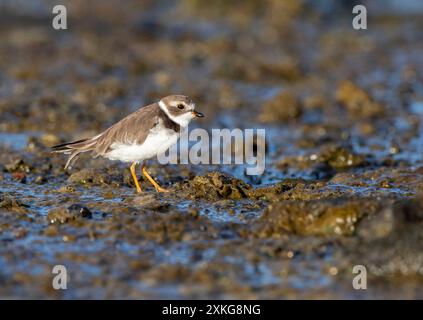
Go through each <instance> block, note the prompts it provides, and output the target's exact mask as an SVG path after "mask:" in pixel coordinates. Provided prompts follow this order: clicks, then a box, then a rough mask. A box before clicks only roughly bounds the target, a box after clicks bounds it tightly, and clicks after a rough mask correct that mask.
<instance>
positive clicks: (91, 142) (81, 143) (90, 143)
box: [51, 137, 97, 170]
mask: <svg viewBox="0 0 423 320" xmlns="http://www.w3.org/2000/svg"><path fill="white" fill-rule="evenodd" d="M96 142H97V137H94V138H89V139H82V140H78V141H73V142H68V143H63V144H58V145H56V146H53V147H51V149H52V152H54V153H64V154H69V155H70V156H69V159H68V161H67V162H66V165H65V170H66V169H67V168H68V167H69V166H70V165H72V164H73V163H74V162H75V161H76V159H77V158H78V156H79V154H81V153H83V152H88V151H92V150H93V149H94V146H95V144H96Z"/></svg>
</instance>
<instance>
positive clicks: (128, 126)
mask: <svg viewBox="0 0 423 320" xmlns="http://www.w3.org/2000/svg"><path fill="white" fill-rule="evenodd" d="M198 117H204V115H203V114H202V113H200V112H198V111H196V110H195V104H194V103H193V102H192V101H191V99H190V98H188V97H187V96H183V95H171V96H167V97H165V98H163V99H161V100H160V101H159V102H156V103H153V104H150V105H148V106H145V107H141V108H140V109H138V110H137V111H135V112H134V113H131V114H130V115H128V116H126V117H125V118H123V119H122V120H120V121H119V122H117V123H116V124H114V125H113V126H111V127H110V128H108V129H106V130H105V131H103V132H102V133H100V134H98V135H96V136H94V137H91V138H88V139H82V140H78V141H73V142H69V143H64V144H60V145H57V146H53V147H52V151H53V152H57V153H64V154H69V155H70V156H69V159H68V161H67V163H66V165H65V170H66V169H67V168H68V167H69V166H70V165H72V164H73V163H74V161H75V160H76V159H77V157H78V156H79V155H80V154H81V153H84V152H91V153H92V154H93V156H94V157H98V156H102V157H105V158H107V159H110V160H120V161H123V162H128V163H131V166H130V171H131V175H132V178H133V179H134V183H135V186H136V188H137V192H138V193H140V192H142V191H141V187H140V185H139V183H138V178H137V175H136V173H135V168H136V165H137V164H140V163H142V165H141V172H142V174H143V175H144V176H145V177H146V178H147V179H148V180H149V181H150V182H151V184H152V185H153V186H154V188H155V189H156V191H157V192H167V190H166V189H163V188H162V187H160V186H159V185H158V184H157V182H156V181H154V179H153V178H152V177H151V176H150V175H149V174H148V172H147V170H146V167H145V165H144V163H143V162H144V160H147V159H150V158H152V157H154V156H157V154H159V153H162V152H165V151H166V150H167V149H168V148H169V147H170V146H172V145H173V144H175V143H176V142H177V141H178V138H179V136H180V135H181V133H182V132H183V131H184V129H186V128H187V126H188V124H189V123H190V121H191V120H192V119H194V118H198Z"/></svg>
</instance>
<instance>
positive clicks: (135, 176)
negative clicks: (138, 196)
mask: <svg viewBox="0 0 423 320" xmlns="http://www.w3.org/2000/svg"><path fill="white" fill-rule="evenodd" d="M136 165H137V163H136V162H134V163H133V164H131V167H130V168H129V169H130V170H131V175H132V179H134V183H135V186H136V187H137V192H138V193H141V192H142V191H141V187H140V184H139V183H138V178H137V174H136V173H135V166H136Z"/></svg>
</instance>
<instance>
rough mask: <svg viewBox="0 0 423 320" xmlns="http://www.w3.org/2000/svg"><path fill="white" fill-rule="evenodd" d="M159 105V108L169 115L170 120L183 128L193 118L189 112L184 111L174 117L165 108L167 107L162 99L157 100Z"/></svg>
mask: <svg viewBox="0 0 423 320" xmlns="http://www.w3.org/2000/svg"><path fill="white" fill-rule="evenodd" d="M159 107H160V109H162V110H163V112H164V113H166V115H167V116H168V117H169V119H170V120H172V121H173V122H176V123H177V124H179V125H180V126H181V127H183V128H186V127H187V126H188V124H189V123H190V121H191V120H192V118H193V117H192V115H191V112H186V113H184V114H181V115H179V116H176V117H174V116H172V115H171V114H170V113H169V111H168V110H167V107H166V105H165V103H164V102H163V101H162V100H160V101H159Z"/></svg>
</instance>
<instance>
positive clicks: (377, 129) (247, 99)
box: [0, 0, 423, 299]
mask: <svg viewBox="0 0 423 320" xmlns="http://www.w3.org/2000/svg"><path fill="white" fill-rule="evenodd" d="M406 2H407V1H404V5H403V6H401V5H399V4H398V2H396V1H383V5H382V1H379V2H378V1H371V3H370V2H365V3H366V4H368V9H369V12H368V16H369V22H368V30H361V31H357V30H354V29H352V27H351V21H352V17H353V16H352V14H351V8H352V4H351V3H350V2H348V1H343V2H342V1H336V2H335V1H332V2H331V1H322V2H320V4H316V3H314V5H312V4H311V3H312V1H298V2H294V1H276V0H275V1H272V0H268V1H245V0H244V1H232V2H227V1H214V2H213V3H212V4H210V3H207V2H206V1H198V0H185V1H180V2H174V1H161V2H158V1H142V2H141V4H140V3H139V1H125V5H123V4H122V3H121V2H118V1H90V2H89V4H87V3H86V1H72V2H69V3H68V2H67V4H66V5H67V9H68V29H67V30H62V31H56V30H54V29H53V28H52V27H51V17H52V15H51V14H50V12H51V7H52V5H53V2H50V1H43V0H37V1H28V5H19V2H17V3H16V4H14V2H4V3H2V4H0V7H1V11H0V26H1V28H0V39H1V41H0V110H1V113H0V131H1V132H0V141H1V143H0V145H1V146H0V297H1V298H47V299H55V298H66V299H72V298H115V299H123V298H135V299H140V298H175V299H178V298H247V299H255V298H268V299H282V298H288V299H295V298H323V299H325V298H349V299H366V298H423V286H422V285H423V232H422V231H423V192H422V191H423V161H422V160H423V159H422V156H423V153H422V152H423V121H422V117H423V79H422V71H423V54H422V49H423V41H422V40H423V33H422V32H421V30H423V19H422V15H423V10H422V7H421V6H419V5H418V1H410V2H409V3H410V4H413V3H414V5H415V6H416V7H413V6H411V9H410V8H409V7H407V6H405V3H406ZM407 8H408V9H407ZM416 8H417V9H416ZM172 93H182V94H186V95H189V96H191V97H192V98H193V99H194V100H195V101H196V102H197V105H198V109H199V110H200V111H202V112H203V113H205V114H206V117H205V118H203V119H204V120H201V121H198V122H196V123H195V124H194V125H193V126H191V128H195V127H202V128H206V129H212V128H230V129H233V128H242V129H246V128H256V129H257V128H264V129H266V150H267V157H266V170H265V172H264V173H263V174H262V175H260V176H248V175H246V173H245V166H243V165H220V166H219V165H215V166H205V165H186V164H181V165H169V166H164V165H159V164H158V163H157V161H151V163H150V165H149V170H150V173H151V174H152V175H153V176H155V177H156V178H157V180H158V181H159V182H160V183H161V184H162V185H163V186H165V187H167V188H168V189H169V190H171V192H170V193H167V194H157V193H155V191H154V189H153V188H152V187H151V185H149V184H148V183H147V182H146V181H144V180H143V179H142V178H140V183H141V185H142V187H143V189H144V191H145V192H144V193H143V194H141V195H138V194H136V193H135V189H134V186H133V183H132V181H131V178H130V174H129V170H128V168H127V167H126V166H125V165H124V164H120V163H114V162H109V161H107V160H104V159H91V158H90V157H88V156H84V157H82V158H81V159H80V160H79V161H78V162H77V163H76V165H75V166H74V167H73V168H72V169H71V170H69V171H68V172H66V171H64V169H63V167H64V164H65V162H66V158H65V157H64V156H60V155H52V154H51V153H50V149H49V147H50V146H52V145H54V144H56V143H60V142H64V141H68V140H71V139H79V138H83V137H87V136H90V135H94V134H96V133H98V132H100V131H101V130H103V129H105V128H107V127H108V126H109V125H111V124H113V123H114V122H115V121H117V120H119V119H120V118H122V117H123V116H124V115H126V114H128V113H130V112H132V111H134V110H136V109H137V108H138V107H140V106H142V105H145V104H147V103H151V102H154V101H157V100H158V99H159V98H160V97H162V96H165V95H168V94H172ZM55 265H64V266H66V268H67V270H68V273H69V281H68V289H67V290H59V291H57V290H54V289H53V288H52V278H53V276H54V275H53V274H52V268H53V266H55ZM355 265H364V266H365V267H366V268H367V280H368V282H367V290H354V289H353V287H352V280H353V277H354V275H353V273H352V270H353V268H354V266H355Z"/></svg>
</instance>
